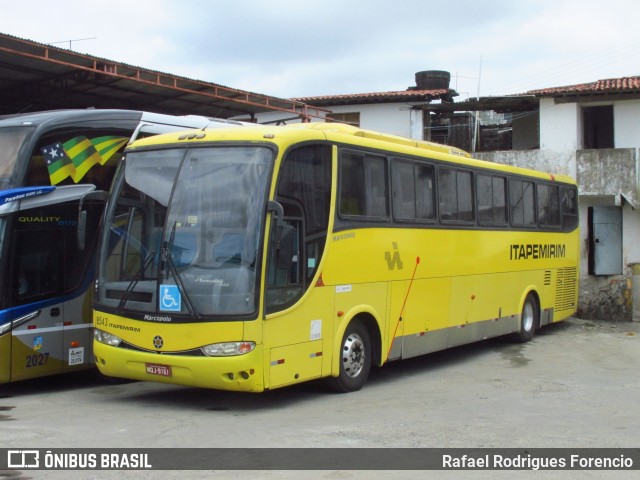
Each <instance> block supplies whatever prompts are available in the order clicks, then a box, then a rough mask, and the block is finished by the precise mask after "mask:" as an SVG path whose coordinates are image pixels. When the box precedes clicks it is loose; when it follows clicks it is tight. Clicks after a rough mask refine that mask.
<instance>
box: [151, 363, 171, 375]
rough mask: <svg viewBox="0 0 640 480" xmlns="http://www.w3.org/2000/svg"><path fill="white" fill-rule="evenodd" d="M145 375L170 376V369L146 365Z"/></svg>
mask: <svg viewBox="0 0 640 480" xmlns="http://www.w3.org/2000/svg"><path fill="white" fill-rule="evenodd" d="M146 367H147V373H149V374H151V375H160V376H161V377H170V376H171V367H170V366H169V365H157V364H155V363H147V364H146Z"/></svg>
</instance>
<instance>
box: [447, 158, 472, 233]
mask: <svg viewBox="0 0 640 480" xmlns="http://www.w3.org/2000/svg"><path fill="white" fill-rule="evenodd" d="M471 178H472V177H471V172H467V171H464V170H454V169H451V168H444V167H441V168H440V169H439V170H438V203H439V208H440V219H441V220H442V221H445V222H458V223H470V222H473V221H474V211H473V186H472V182H471Z"/></svg>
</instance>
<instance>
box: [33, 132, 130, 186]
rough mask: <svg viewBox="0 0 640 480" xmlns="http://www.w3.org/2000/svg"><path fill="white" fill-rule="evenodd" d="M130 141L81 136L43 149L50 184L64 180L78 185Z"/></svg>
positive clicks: (123, 138)
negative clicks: (95, 167)
mask: <svg viewBox="0 0 640 480" xmlns="http://www.w3.org/2000/svg"><path fill="white" fill-rule="evenodd" d="M128 141H129V139H128V138H126V137H115V136H104V137H97V138H94V139H89V138H87V137H86V136H84V135H80V136H77V137H74V138H72V139H71V140H67V141H66V142H64V143H62V142H56V143H53V144H51V145H47V146H46V147H43V148H42V149H41V151H42V155H43V156H44V160H45V162H46V164H47V169H48V171H49V178H50V179H51V185H57V184H58V183H60V182H61V181H63V180H64V179H65V178H71V179H72V180H73V181H74V182H75V183H78V182H79V181H80V180H82V179H83V178H84V176H85V175H86V174H87V172H88V171H89V170H91V169H92V168H93V167H94V166H96V165H104V164H106V163H107V161H109V159H110V158H111V157H113V155H114V154H115V153H116V152H118V151H119V150H120V148H121V147H123V146H124V145H125V144H126V143H127V142H128Z"/></svg>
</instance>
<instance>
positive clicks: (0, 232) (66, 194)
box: [0, 110, 236, 383]
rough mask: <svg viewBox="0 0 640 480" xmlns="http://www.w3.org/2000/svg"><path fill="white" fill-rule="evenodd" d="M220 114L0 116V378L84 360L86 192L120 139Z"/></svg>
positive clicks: (90, 246)
mask: <svg viewBox="0 0 640 480" xmlns="http://www.w3.org/2000/svg"><path fill="white" fill-rule="evenodd" d="M228 123H234V124H235V123H236V122H227V121H225V120H219V119H210V118H206V117H199V116H190V115H188V116H170V115H161V114H154V113H148V112H141V111H130V110H58V111H49V112H38V113H29V114H18V115H7V116H1V117H0V383H7V382H13V381H16V380H24V379H29V378H35V377H41V376H44V375H50V374H57V373H62V372H68V371H73V370H78V369H82V368H87V367H89V366H92V365H93V353H92V341H93V334H92V322H91V298H90V288H89V286H90V285H91V284H92V282H93V275H94V269H93V258H94V253H95V239H96V238H97V233H98V228H99V222H100V217H101V216H102V211H103V208H104V201H103V199H100V198H99V195H96V194H95V192H98V191H106V190H108V189H109V187H110V185H111V180H112V178H113V176H114V173H115V171H116V168H117V166H118V164H119V161H120V158H121V153H122V150H123V149H124V148H125V146H126V145H127V144H128V143H129V142H130V141H131V140H133V139H137V138H142V137H145V136H150V135H155V134H158V133H166V132H170V131H177V130H182V129H193V128H204V127H207V126H209V127H211V126H224V125H226V124H228ZM79 208H82V210H83V211H84V212H86V225H85V228H84V235H83V236H79V235H78V218H79V215H78V213H79ZM81 223H84V222H81ZM79 237H80V239H79ZM83 239H84V243H85V246H81V245H80V243H81V242H82V240H83Z"/></svg>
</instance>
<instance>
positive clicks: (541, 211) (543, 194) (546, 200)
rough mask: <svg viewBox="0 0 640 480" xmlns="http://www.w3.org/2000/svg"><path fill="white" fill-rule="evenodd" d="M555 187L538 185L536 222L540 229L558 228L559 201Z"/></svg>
mask: <svg viewBox="0 0 640 480" xmlns="http://www.w3.org/2000/svg"><path fill="white" fill-rule="evenodd" d="M558 190H559V189H558V187H557V186H555V185H544V184H541V185H538V222H539V224H540V226H541V227H559V226H560V199H559V197H558V195H559V193H558Z"/></svg>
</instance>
